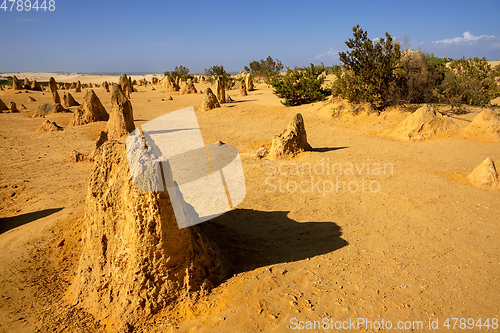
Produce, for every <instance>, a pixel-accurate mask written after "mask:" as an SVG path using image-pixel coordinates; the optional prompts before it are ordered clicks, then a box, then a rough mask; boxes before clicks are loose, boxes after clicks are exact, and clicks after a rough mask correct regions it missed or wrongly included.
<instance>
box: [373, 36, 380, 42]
mask: <svg viewBox="0 0 500 333" xmlns="http://www.w3.org/2000/svg"><path fill="white" fill-rule="evenodd" d="M379 40H380V38H378V37H377V38H373V40H372V42H374V43H378V41H379Z"/></svg>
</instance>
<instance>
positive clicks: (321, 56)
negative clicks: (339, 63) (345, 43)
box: [314, 48, 339, 60]
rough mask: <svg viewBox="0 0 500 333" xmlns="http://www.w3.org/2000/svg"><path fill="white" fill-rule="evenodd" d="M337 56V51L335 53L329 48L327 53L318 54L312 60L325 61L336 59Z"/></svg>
mask: <svg viewBox="0 0 500 333" xmlns="http://www.w3.org/2000/svg"><path fill="white" fill-rule="evenodd" d="M338 55H339V52H338V51H335V50H334V49H332V48H329V49H328V51H326V52H323V53H320V54H318V55H317V56H316V57H314V59H316V60H319V59H326V58H330V59H331V58H335V57H338Z"/></svg>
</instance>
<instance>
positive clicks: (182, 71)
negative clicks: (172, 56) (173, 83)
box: [163, 66, 192, 81]
mask: <svg viewBox="0 0 500 333" xmlns="http://www.w3.org/2000/svg"><path fill="white" fill-rule="evenodd" d="M163 75H164V76H168V77H170V78H171V79H174V80H175V79H176V78H178V77H180V78H181V80H183V81H186V80H187V79H189V78H192V76H191V75H189V68H187V67H184V66H175V70H173V71H170V72H165V73H163Z"/></svg>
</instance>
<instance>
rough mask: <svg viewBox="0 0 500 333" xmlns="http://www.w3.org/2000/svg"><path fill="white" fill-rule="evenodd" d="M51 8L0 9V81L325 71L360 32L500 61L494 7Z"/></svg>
mask: <svg viewBox="0 0 500 333" xmlns="http://www.w3.org/2000/svg"><path fill="white" fill-rule="evenodd" d="M34 1H35V0H32V1H31V2H32V3H34ZM2 2H3V0H0V4H1V3H2ZM41 2H42V0H39V3H40V4H41ZM47 3H48V1H47ZM55 5H56V7H55V8H56V9H55V11H53V12H49V11H46V12H43V11H40V10H39V11H38V12H36V11H34V10H31V11H29V12H27V11H24V12H17V11H16V10H15V6H14V8H13V11H12V12H10V11H9V8H8V9H7V11H4V10H3V9H0V22H1V28H0V29H1V30H0V31H1V33H0V45H1V48H0V72H18V71H67V72H79V73H83V72H163V71H166V70H172V69H174V68H175V66H177V65H183V66H186V67H188V68H189V69H190V70H191V72H192V73H197V72H203V70H204V68H209V67H211V66H213V65H223V66H224V68H225V69H226V70H228V71H232V72H238V71H240V70H242V69H243V67H244V66H245V65H248V63H249V62H251V61H252V60H259V59H261V58H266V57H267V56H268V55H270V56H271V57H273V58H275V59H276V58H277V59H280V60H281V61H282V62H283V64H284V65H285V66H290V67H293V66H305V65H308V64H309V63H311V62H312V63H316V64H318V63H320V62H323V63H324V64H325V65H327V66H329V65H332V64H336V63H338V52H339V51H345V50H347V47H346V46H345V41H346V40H347V39H348V38H350V37H351V36H352V27H353V26H355V25H356V24H358V23H359V24H360V26H361V27H362V28H363V29H364V30H365V31H368V36H369V38H371V39H374V38H378V37H383V36H384V34H385V32H389V34H391V35H392V36H394V37H398V38H403V37H404V36H408V37H409V39H410V40H411V48H413V49H421V50H423V51H426V52H432V53H434V54H435V55H437V56H445V54H446V55H447V56H448V57H453V58H461V57H462V56H466V57H483V56H484V57H486V58H487V59H488V60H500V23H499V17H500V1H499V0H494V1H481V0H478V1H440V0H434V1H411V2H404V1H374V0H372V1H346V0H344V1H314V0H309V1H300V2H294V1H290V0H289V1H272V0H267V1H260V0H252V1H207V0H205V1H194V0H191V1H182V0H177V1H152V0H150V1H139V0H136V1H127V0H122V1H95V0H85V1H80V0H55ZM7 6H8V7H10V3H9V2H8V1H7Z"/></svg>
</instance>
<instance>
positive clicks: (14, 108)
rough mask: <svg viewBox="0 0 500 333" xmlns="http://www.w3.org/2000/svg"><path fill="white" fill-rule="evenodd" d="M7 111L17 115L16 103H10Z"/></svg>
mask: <svg viewBox="0 0 500 333" xmlns="http://www.w3.org/2000/svg"><path fill="white" fill-rule="evenodd" d="M9 111H10V113H19V110H18V109H17V105H16V103H14V102H10V104H9Z"/></svg>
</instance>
